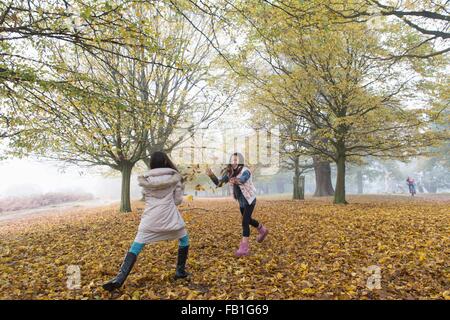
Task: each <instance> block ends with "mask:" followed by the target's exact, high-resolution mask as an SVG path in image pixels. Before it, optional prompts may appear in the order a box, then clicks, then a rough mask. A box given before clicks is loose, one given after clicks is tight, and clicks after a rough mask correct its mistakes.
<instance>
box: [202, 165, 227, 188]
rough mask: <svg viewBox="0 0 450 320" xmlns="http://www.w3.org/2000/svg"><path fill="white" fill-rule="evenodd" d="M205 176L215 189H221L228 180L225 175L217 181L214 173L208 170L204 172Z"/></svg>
mask: <svg viewBox="0 0 450 320" xmlns="http://www.w3.org/2000/svg"><path fill="white" fill-rule="evenodd" d="M206 174H207V175H208V176H209V177H210V178H211V180H212V182H214V184H215V185H216V187H222V186H223V185H224V184H226V183H227V182H228V181H229V179H228V175H227V174H226V173H225V175H224V176H223V177H222V178H221V179H220V180H219V179H218V178H217V177H216V175H215V174H214V172H212V170H211V169H210V168H208V169H207V170H206Z"/></svg>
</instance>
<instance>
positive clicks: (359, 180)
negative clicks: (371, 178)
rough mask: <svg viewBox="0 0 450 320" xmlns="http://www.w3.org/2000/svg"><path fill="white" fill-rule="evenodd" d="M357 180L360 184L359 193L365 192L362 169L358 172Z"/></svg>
mask: <svg viewBox="0 0 450 320" xmlns="http://www.w3.org/2000/svg"><path fill="white" fill-rule="evenodd" d="M356 181H357V185H358V194H363V175H362V171H361V170H358V172H357V173H356Z"/></svg>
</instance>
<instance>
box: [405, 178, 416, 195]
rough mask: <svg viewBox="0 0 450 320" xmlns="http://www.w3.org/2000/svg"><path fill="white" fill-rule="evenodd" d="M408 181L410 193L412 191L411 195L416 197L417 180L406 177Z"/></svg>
mask: <svg viewBox="0 0 450 320" xmlns="http://www.w3.org/2000/svg"><path fill="white" fill-rule="evenodd" d="M406 183H407V184H408V188H409V193H411V196H413V197H414V195H415V194H416V181H415V180H414V179H413V178H410V177H408V179H406Z"/></svg>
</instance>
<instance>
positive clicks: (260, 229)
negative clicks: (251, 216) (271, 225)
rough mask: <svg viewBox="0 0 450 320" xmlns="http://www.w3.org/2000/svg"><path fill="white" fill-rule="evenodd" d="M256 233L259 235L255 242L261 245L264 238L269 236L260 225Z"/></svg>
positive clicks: (267, 231) (266, 230) (265, 229)
mask: <svg viewBox="0 0 450 320" xmlns="http://www.w3.org/2000/svg"><path fill="white" fill-rule="evenodd" d="M258 232H259V234H258V236H257V237H256V241H257V242H260V243H261V242H263V240H264V239H265V238H266V236H267V235H268V234H269V230H268V229H267V228H266V227H264V226H263V225H262V224H260V225H259V227H258Z"/></svg>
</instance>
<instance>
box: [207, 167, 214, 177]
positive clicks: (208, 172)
mask: <svg viewBox="0 0 450 320" xmlns="http://www.w3.org/2000/svg"><path fill="white" fill-rule="evenodd" d="M205 173H206V174H207V175H208V176H212V175H213V174H214V173H213V172H212V170H211V168H206V170H205Z"/></svg>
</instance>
